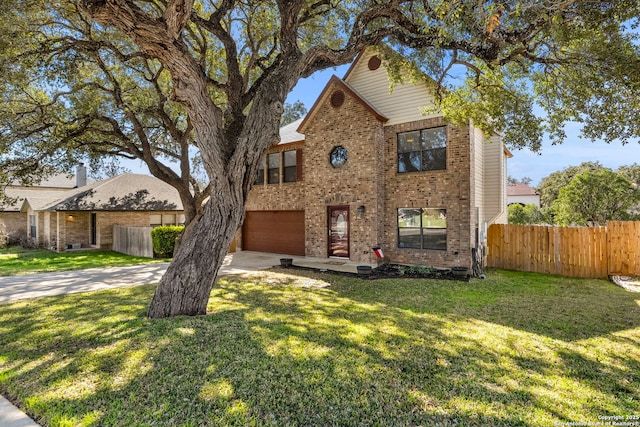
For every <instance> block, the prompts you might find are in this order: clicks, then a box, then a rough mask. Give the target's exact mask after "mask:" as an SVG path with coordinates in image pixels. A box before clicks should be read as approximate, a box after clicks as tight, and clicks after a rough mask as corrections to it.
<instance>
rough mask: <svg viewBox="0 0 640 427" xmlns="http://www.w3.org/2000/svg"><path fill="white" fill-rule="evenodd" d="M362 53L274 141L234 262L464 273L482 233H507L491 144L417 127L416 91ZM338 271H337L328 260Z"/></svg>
mask: <svg viewBox="0 0 640 427" xmlns="http://www.w3.org/2000/svg"><path fill="white" fill-rule="evenodd" d="M389 88H390V84H389V79H388V76H387V72H386V69H385V67H384V66H383V64H382V62H381V60H380V58H379V57H378V55H377V54H376V51H375V50H373V49H370V50H368V51H366V52H364V53H363V54H362V55H360V56H359V57H358V58H357V59H356V60H355V61H354V63H353V65H352V66H351V68H350V69H349V71H348V72H347V74H346V76H345V77H344V79H340V78H338V77H335V76H334V77H332V78H331V80H330V81H329V82H328V84H327V86H326V87H325V88H324V90H323V91H322V93H321V95H320V97H319V98H318V99H317V101H316V102H315V104H314V105H313V107H312V108H311V109H310V111H309V113H308V115H307V116H306V117H305V118H304V119H303V120H299V121H298V122H295V123H292V124H290V125H288V126H285V127H283V128H282V129H281V138H282V139H281V142H280V143H279V144H278V145H276V146H274V147H272V148H271V149H270V150H269V151H268V153H267V155H266V158H265V159H264V162H263V167H262V169H261V170H260V171H259V173H258V177H257V180H256V183H255V185H254V187H253V190H252V191H251V193H250V195H249V198H248V201H247V204H246V218H245V222H244V225H243V228H242V232H241V235H242V237H241V242H242V244H241V246H242V249H243V250H256V251H265V252H274V253H283V254H294V255H307V256H313V257H323V258H324V257H336V258H347V259H350V260H351V261H355V262H362V263H374V262H375V260H376V256H375V254H374V251H373V250H372V248H373V247H376V246H379V247H381V248H382V251H383V253H384V255H385V257H387V258H388V259H389V260H391V261H392V262H398V263H406V264H422V265H432V266H455V265H463V266H470V265H471V260H472V251H471V249H472V248H474V247H477V245H478V244H479V241H481V240H482V239H483V230H484V229H485V227H486V225H487V224H491V223H494V222H506V219H507V218H506V205H507V203H506V159H507V157H510V156H511V155H510V153H509V151H508V150H507V149H506V148H505V147H504V146H503V144H502V140H501V138H500V137H499V136H498V135H485V134H483V132H482V131H481V130H479V129H478V128H475V127H474V126H473V125H472V123H470V124H469V126H465V127H462V128H457V127H454V126H452V125H450V124H447V123H446V122H445V120H444V119H443V118H442V117H441V116H439V115H431V116H425V115H423V113H422V112H423V108H424V107H425V106H426V105H428V104H429V102H430V99H432V96H431V95H430V92H429V89H428V88H427V86H426V84H412V83H404V84H395V85H394V87H393V91H392V92H390V90H389ZM336 262H339V260H337V261H336Z"/></svg>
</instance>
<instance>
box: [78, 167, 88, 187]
mask: <svg viewBox="0 0 640 427" xmlns="http://www.w3.org/2000/svg"><path fill="white" fill-rule="evenodd" d="M85 185H87V167H86V166H85V165H84V163H80V164H79V165H78V168H77V169H76V188H80V187H84V186H85Z"/></svg>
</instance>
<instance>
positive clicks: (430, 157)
mask: <svg viewBox="0 0 640 427" xmlns="http://www.w3.org/2000/svg"><path fill="white" fill-rule="evenodd" d="M446 168H447V128H446V127H445V126H441V127H437V128H429V129H422V130H417V131H412V132H403V133H399V134H398V172H419V171H430V170H441V169H446Z"/></svg>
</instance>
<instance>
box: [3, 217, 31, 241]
mask: <svg viewBox="0 0 640 427" xmlns="http://www.w3.org/2000/svg"><path fill="white" fill-rule="evenodd" d="M0 223H2V224H4V226H5V230H6V232H7V235H8V236H10V238H12V239H18V238H20V237H21V236H26V234H27V214H26V213H24V212H0Z"/></svg>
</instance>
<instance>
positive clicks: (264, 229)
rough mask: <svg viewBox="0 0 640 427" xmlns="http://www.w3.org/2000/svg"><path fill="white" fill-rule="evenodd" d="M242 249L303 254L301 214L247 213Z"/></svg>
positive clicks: (302, 216) (302, 213)
mask: <svg viewBox="0 0 640 427" xmlns="http://www.w3.org/2000/svg"><path fill="white" fill-rule="evenodd" d="M242 248H243V249H244V250H247V251H259V252H271V253H277V254H289V255H304V211H247V214H246V217H245V219H244V225H243V226H242Z"/></svg>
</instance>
